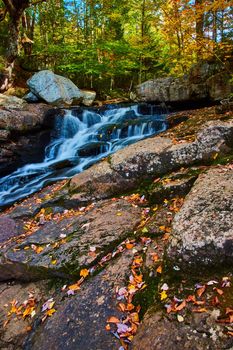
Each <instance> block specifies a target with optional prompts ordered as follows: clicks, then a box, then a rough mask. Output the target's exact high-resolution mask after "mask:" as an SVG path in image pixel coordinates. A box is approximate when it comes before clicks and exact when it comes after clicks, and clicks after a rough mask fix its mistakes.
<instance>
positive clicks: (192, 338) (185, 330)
mask: <svg viewBox="0 0 233 350" xmlns="http://www.w3.org/2000/svg"><path fill="white" fill-rule="evenodd" d="M218 314H219V311H218V310H213V311H212V312H209V313H204V314H190V316H188V319H186V320H185V322H182V323H179V322H178V321H177V320H175V319H174V318H173V319H172V320H170V319H169V316H165V315H164V313H163V312H160V311H158V312H156V313H151V312H148V314H147V315H146V316H145V318H144V320H143V322H142V324H141V325H140V327H139V330H138V333H137V334H136V336H135V338H134V340H133V350H145V349H146V350H186V349H187V350H190V349H192V350H219V349H232V346H233V340H232V337H231V338H230V337H228V336H226V335H225V334H224V333H223V328H222V326H221V325H219V324H217V323H216V316H217V315H218Z"/></svg>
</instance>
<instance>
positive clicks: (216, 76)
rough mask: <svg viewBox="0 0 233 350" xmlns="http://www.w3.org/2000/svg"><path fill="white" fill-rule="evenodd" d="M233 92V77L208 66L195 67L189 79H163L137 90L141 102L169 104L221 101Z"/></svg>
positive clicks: (147, 83)
mask: <svg viewBox="0 0 233 350" xmlns="http://www.w3.org/2000/svg"><path fill="white" fill-rule="evenodd" d="M219 71H220V72H219ZM232 91H233V86H232V84H231V83H230V79H229V73H227V72H225V71H224V70H221V68H220V67H218V66H216V65H212V64H208V63H204V64H202V65H196V66H194V67H193V68H192V69H191V71H190V73H189V75H187V76H184V77H181V78H173V77H168V78H159V79H154V80H149V81H146V82H144V83H143V84H140V85H138V86H137V94H138V97H139V100H142V101H154V102H155V101H156V102H167V103H180V102H184V101H198V100H209V99H210V100H211V101H220V100H221V99H224V98H227V97H228V96H229V95H230V93H231V92H232Z"/></svg>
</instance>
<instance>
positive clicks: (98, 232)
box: [0, 199, 141, 281]
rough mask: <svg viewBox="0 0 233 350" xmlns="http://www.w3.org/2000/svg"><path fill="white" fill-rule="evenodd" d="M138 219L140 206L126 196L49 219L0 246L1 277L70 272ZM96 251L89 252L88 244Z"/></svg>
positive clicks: (85, 263)
mask: <svg viewBox="0 0 233 350" xmlns="http://www.w3.org/2000/svg"><path fill="white" fill-rule="evenodd" d="M140 221H141V210H140V208H138V207H135V206H133V205H132V204H130V203H128V202H127V201H126V200H123V199H120V200H115V201H112V200H109V201H102V202H99V203H98V204H96V205H95V206H94V208H93V209H91V210H90V211H88V212H86V213H84V214H83V215H80V212H79V211H77V215H75V213H74V215H72V217H70V218H63V219H60V220H55V221H53V220H51V221H50V222H48V223H45V224H44V225H43V227H42V228H41V229H39V230H37V231H36V232H35V233H33V234H32V235H31V236H28V237H26V238H25V239H24V240H23V241H21V242H20V243H18V244H17V243H15V244H13V245H12V244H11V246H10V247H8V246H7V247H6V248H5V249H2V252H1V257H0V259H1V260H0V280H2V281H3V280H8V279H11V278H14V279H20V280H26V281H30V280H33V279H38V278H39V279H43V278H45V276H48V275H49V276H51V275H55V276H61V277H64V276H72V275H76V274H78V272H79V270H80V268H83V267H84V266H85V267H88V266H90V265H92V264H94V263H95V262H96V261H98V260H99V259H100V258H101V257H102V256H103V255H104V254H105V253H107V252H109V251H111V250H112V249H113V248H114V247H115V246H116V245H117V244H118V243H119V242H121V241H123V240H124V239H125V238H126V237H127V235H129V234H132V232H133V231H134V229H135V227H136V226H137V225H138V224H139V223H140ZM93 246H94V247H95V253H94V254H93V253H92V254H90V252H91V250H90V247H93Z"/></svg>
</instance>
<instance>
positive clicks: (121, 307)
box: [118, 303, 126, 312]
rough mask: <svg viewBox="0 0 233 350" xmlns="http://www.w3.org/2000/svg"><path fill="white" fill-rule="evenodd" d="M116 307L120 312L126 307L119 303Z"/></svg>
mask: <svg viewBox="0 0 233 350" xmlns="http://www.w3.org/2000/svg"><path fill="white" fill-rule="evenodd" d="M118 307H119V309H120V310H121V311H122V312H124V311H125V308H126V306H125V304H124V303H119V304H118Z"/></svg>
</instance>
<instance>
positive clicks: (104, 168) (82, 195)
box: [69, 160, 136, 202]
mask: <svg viewBox="0 0 233 350" xmlns="http://www.w3.org/2000/svg"><path fill="white" fill-rule="evenodd" d="M135 185H136V182H135V181H134V179H125V178H123V177H122V176H120V175H119V174H115V173H114V171H113V170H112V169H111V167H110V164H109V162H108V161H107V160H104V161H101V162H100V163H97V164H95V165H93V166H92V167H91V168H89V169H87V170H85V171H83V172H82V173H80V174H78V175H76V176H74V177H73V178H72V179H71V182H70V185H69V189H70V200H72V201H73V202H87V201H90V200H94V199H103V198H108V197H110V196H111V195H113V194H115V193H117V192H119V190H120V191H127V190H129V189H132V188H134V187H135Z"/></svg>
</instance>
